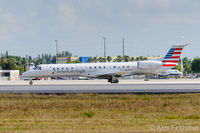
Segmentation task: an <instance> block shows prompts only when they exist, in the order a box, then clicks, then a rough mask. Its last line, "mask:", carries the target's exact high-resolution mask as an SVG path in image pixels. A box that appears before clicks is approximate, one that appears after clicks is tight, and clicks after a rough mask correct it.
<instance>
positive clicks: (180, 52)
mask: <svg viewBox="0 0 200 133" xmlns="http://www.w3.org/2000/svg"><path fill="white" fill-rule="evenodd" d="M173 54H181V52H174V53H173Z"/></svg>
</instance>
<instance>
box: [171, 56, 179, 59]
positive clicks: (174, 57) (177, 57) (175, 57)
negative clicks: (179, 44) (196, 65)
mask: <svg viewBox="0 0 200 133" xmlns="http://www.w3.org/2000/svg"><path fill="white" fill-rule="evenodd" d="M171 58H172V59H179V58H180V56H172V57H171Z"/></svg>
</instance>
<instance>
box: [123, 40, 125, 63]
mask: <svg viewBox="0 0 200 133" xmlns="http://www.w3.org/2000/svg"><path fill="white" fill-rule="evenodd" d="M124 53H125V52H124V38H123V39H122V54H123V55H122V58H123V61H125V54H124Z"/></svg>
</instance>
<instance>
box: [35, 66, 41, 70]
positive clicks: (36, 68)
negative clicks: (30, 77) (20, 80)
mask: <svg viewBox="0 0 200 133" xmlns="http://www.w3.org/2000/svg"><path fill="white" fill-rule="evenodd" d="M33 70H42V68H41V67H40V66H36V67H34V68H33Z"/></svg>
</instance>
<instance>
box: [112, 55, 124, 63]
mask: <svg viewBox="0 0 200 133" xmlns="http://www.w3.org/2000/svg"><path fill="white" fill-rule="evenodd" d="M114 62H122V57H121V56H120V55H118V56H117V58H116V59H115V61H114Z"/></svg>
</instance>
